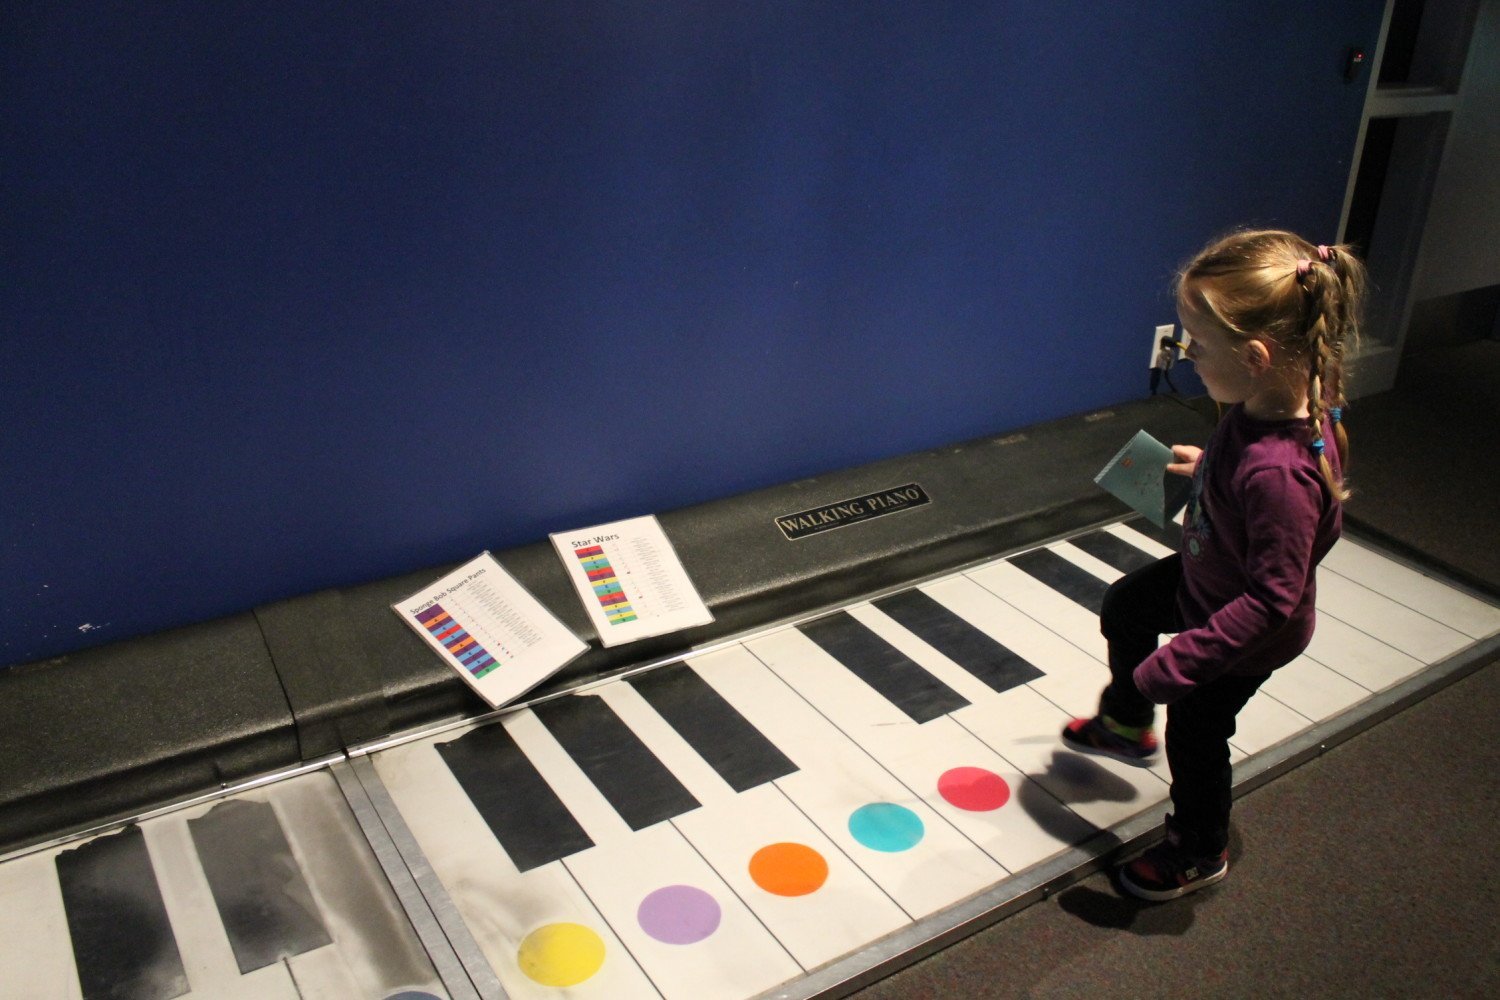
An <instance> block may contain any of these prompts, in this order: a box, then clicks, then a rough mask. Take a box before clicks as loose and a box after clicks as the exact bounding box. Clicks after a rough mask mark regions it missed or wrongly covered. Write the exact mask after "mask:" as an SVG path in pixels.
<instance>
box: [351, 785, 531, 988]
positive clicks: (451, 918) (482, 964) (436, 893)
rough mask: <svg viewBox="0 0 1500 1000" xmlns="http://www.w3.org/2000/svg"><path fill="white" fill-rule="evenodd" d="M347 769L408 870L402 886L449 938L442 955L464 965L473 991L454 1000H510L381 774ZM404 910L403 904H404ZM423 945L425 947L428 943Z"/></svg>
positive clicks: (384, 860)
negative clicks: (411, 889)
mask: <svg viewBox="0 0 1500 1000" xmlns="http://www.w3.org/2000/svg"><path fill="white" fill-rule="evenodd" d="M343 766H345V767H347V768H348V769H349V772H350V774H351V775H352V777H353V778H354V779H355V780H356V781H357V783H358V785H359V788H360V791H361V792H362V793H363V794H364V796H365V797H366V798H367V800H368V802H369V804H370V809H371V811H372V812H373V814H374V818H375V819H376V820H377V821H378V824H379V833H380V836H381V839H382V840H385V841H388V842H389V845H390V849H392V850H394V851H395V852H396V856H397V859H399V861H400V863H401V865H402V866H403V867H404V868H405V870H406V874H405V875H404V876H403V881H404V880H405V879H406V878H410V880H411V884H412V887H414V888H415V889H416V891H417V892H418V893H420V895H421V897H422V900H423V903H424V904H425V906H426V907H427V908H428V909H429V912H430V913H431V916H432V920H433V923H434V924H436V926H437V928H438V930H440V932H441V934H442V936H443V938H445V939H446V946H445V947H444V951H445V952H449V951H451V954H452V956H453V958H454V960H455V961H457V962H458V964H459V965H461V966H462V970H463V975H464V976H465V978H466V979H467V980H468V986H469V988H470V989H471V990H472V991H473V992H471V993H466V994H460V993H457V992H455V993H454V996H455V997H456V998H457V997H461V996H478V997H481V998H482V1000H507V994H506V992H505V989H504V988H503V987H502V986H501V985H500V980H499V978H498V977H497V976H496V975H495V970H494V969H493V968H491V967H490V963H489V960H488V959H486V958H485V957H484V952H482V951H481V950H480V948H479V943H478V942H477V941H475V940H474V935H473V934H472V933H471V932H470V930H469V925H468V924H467V923H466V922H465V921H464V918H463V916H462V915H461V914H460V913H459V912H458V907H456V906H455V905H454V904H453V899H452V897H450V896H449V895H448V890H447V889H445V888H444V887H443V883H442V882H441V881H440V880H439V879H438V877H437V873H436V872H435V871H433V870H432V865H430V864H429V863H428V861H427V856H426V855H425V854H424V853H423V852H422V849H421V847H419V846H418V845H417V840H416V838H415V837H414V836H412V833H411V830H410V828H408V827H407V825H406V821H405V820H404V819H403V818H402V817H401V812H400V810H399V809H397V808H396V803H395V801H394V800H393V799H392V798H391V795H390V792H389V791H387V790H386V787H385V783H384V782H382V781H381V780H380V775H378V774H376V773H375V765H374V763H373V762H372V761H370V760H369V758H367V757H361V758H357V759H352V760H349V761H348V762H347V763H346V764H345V765H343ZM372 846H373V844H372ZM377 857H379V855H377ZM387 858H389V853H387V856H386V858H382V859H381V864H382V865H385V863H386V860H387ZM403 905H405V901H404V900H403ZM427 929H428V930H429V931H431V930H432V926H431V925H429V926H428V928H427ZM423 940H424V944H425V943H426V939H425V938H424V939H423ZM450 971H451V970H450ZM439 972H440V974H442V969H439ZM443 982H444V984H445V985H446V984H447V983H448V976H447V975H446V974H445V975H444V977H443ZM459 985H462V984H461V983H460V984H459Z"/></svg>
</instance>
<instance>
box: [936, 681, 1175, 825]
mask: <svg viewBox="0 0 1500 1000" xmlns="http://www.w3.org/2000/svg"><path fill="white" fill-rule="evenodd" d="M953 718H954V719H955V720H956V721H957V722H958V723H959V724H960V725H962V726H963V727H964V728H965V729H967V730H969V731H970V732H971V733H973V734H974V735H975V736H977V737H979V739H981V740H982V741H984V743H985V744H986V745H988V746H989V747H990V748H991V749H993V750H994V751H995V752H996V753H998V754H999V755H1000V756H1001V757H1003V758H1005V759H1006V760H1007V761H1009V762H1010V763H1011V766H1012V767H1015V768H1016V769H1018V770H1019V771H1021V772H1022V773H1023V774H1025V775H1026V776H1027V777H1029V778H1030V779H1031V780H1032V781H1033V782H1035V783H1036V784H1037V785H1038V786H1040V787H1041V788H1042V789H1045V791H1046V792H1047V793H1048V794H1049V795H1050V796H1051V797H1052V798H1055V799H1057V800H1058V801H1060V802H1061V803H1062V804H1063V805H1065V806H1067V807H1068V808H1069V809H1071V810H1072V811H1073V812H1075V813H1077V814H1078V815H1079V816H1080V817H1082V818H1083V819H1084V820H1086V821H1087V822H1089V823H1090V824H1092V825H1093V826H1095V827H1097V828H1099V829H1105V828H1107V827H1111V826H1114V825H1115V824H1117V823H1121V822H1124V821H1125V820H1128V819H1130V818H1131V817H1133V816H1135V815H1137V814H1138V813H1140V812H1142V811H1143V810H1145V809H1148V808H1151V807H1153V806H1155V805H1158V804H1160V803H1161V802H1162V801H1164V800H1165V799H1166V795H1167V784H1166V782H1165V781H1164V780H1162V778H1161V777H1160V776H1158V774H1157V773H1156V771H1155V769H1153V768H1142V767H1132V766H1131V765H1129V764H1123V763H1121V762H1119V761H1116V760H1110V759H1108V758H1105V757H1095V756H1090V755H1086V754H1081V753H1078V752H1077V751H1075V750H1070V749H1068V748H1067V747H1066V746H1065V745H1064V744H1063V742H1062V738H1061V736H1060V734H1061V733H1062V728H1063V726H1064V725H1066V724H1067V722H1068V720H1069V718H1070V716H1069V715H1068V714H1067V713H1066V712H1063V711H1062V710H1061V709H1059V708H1058V707H1057V706H1056V705H1054V704H1052V703H1051V702H1049V701H1047V700H1046V699H1045V698H1043V697H1042V696H1041V695H1039V694H1037V693H1036V692H1035V691H1033V690H1032V689H1031V688H1030V687H1029V686H1022V687H1016V688H1011V689H1010V690H1009V691H1005V692H1003V693H999V694H997V693H994V692H991V693H990V695H988V696H987V697H986V698H985V699H984V700H983V701H976V702H975V703H974V704H973V705H971V706H970V707H969V708H966V709H963V710H961V711H959V712H955V713H953ZM1024 804H1025V803H1023V805H1024ZM1041 808H1042V809H1043V810H1045V809H1046V807H1045V806H1043V807H1041ZM1028 811H1030V810H1028ZM1039 815H1045V813H1040V814H1039Z"/></svg>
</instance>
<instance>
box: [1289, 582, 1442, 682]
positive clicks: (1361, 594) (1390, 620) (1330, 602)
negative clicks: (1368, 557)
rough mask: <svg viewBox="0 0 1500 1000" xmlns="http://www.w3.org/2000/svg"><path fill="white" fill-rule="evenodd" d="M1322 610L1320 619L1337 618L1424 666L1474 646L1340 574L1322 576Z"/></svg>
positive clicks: (1319, 602) (1423, 616)
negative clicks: (1324, 617)
mask: <svg viewBox="0 0 1500 1000" xmlns="http://www.w3.org/2000/svg"><path fill="white" fill-rule="evenodd" d="M1318 608H1319V610H1320V612H1322V614H1320V615H1319V617H1320V618H1321V617H1322V615H1323V614H1326V615H1329V616H1331V617H1334V618H1337V619H1339V620H1340V621H1342V622H1344V623H1346V624H1349V625H1353V626H1354V627H1355V628H1357V629H1359V630H1360V631H1362V632H1366V633H1368V634H1369V635H1372V636H1374V637H1375V638H1377V639H1379V640H1381V641H1382V642H1385V643H1389V644H1390V645H1392V646H1395V647H1396V648H1397V649H1399V650H1401V651H1402V652H1403V653H1407V654H1409V655H1411V656H1415V657H1416V658H1417V659H1419V660H1422V661H1423V662H1424V663H1436V662H1437V661H1438V660H1441V659H1443V658H1444V657H1447V656H1450V655H1451V654H1453V653H1456V652H1458V651H1459V650H1460V649H1463V648H1464V647H1465V646H1467V645H1469V642H1470V640H1469V637H1468V636H1466V635H1464V634H1463V633H1462V632H1458V631H1456V630H1454V629H1451V628H1449V627H1448V626H1446V625H1444V624H1443V623H1442V622H1439V621H1435V620H1433V619H1431V618H1428V617H1427V616H1426V615H1423V614H1419V613H1418V612H1416V611H1413V610H1411V609H1410V608H1408V607H1405V606H1403V605H1400V604H1397V603H1396V602H1395V601H1393V600H1391V599H1390V598H1388V597H1384V596H1382V595H1380V594H1378V593H1376V592H1375V591H1373V590H1371V589H1369V588H1368V587H1365V586H1363V585H1361V584H1358V583H1355V582H1354V581H1352V580H1350V579H1349V578H1348V577H1344V576H1340V575H1339V574H1337V573H1323V574H1320V575H1319V577H1318Z"/></svg>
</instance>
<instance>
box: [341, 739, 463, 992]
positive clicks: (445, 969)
mask: <svg viewBox="0 0 1500 1000" xmlns="http://www.w3.org/2000/svg"><path fill="white" fill-rule="evenodd" d="M329 770H330V771H331V772H332V774H333V778H334V780H335V781H337V782H338V785H339V790H340V791H342V792H343V793H344V799H345V801H346V802H348V804H349V809H350V811H351V812H353V813H354V819H355V821H356V822H357V823H358V824H359V829H360V833H362V834H363V835H364V838H365V841H366V843H368V844H369V845H370V850H371V852H372V853H373V854H374V855H375V860H376V861H377V862H379V863H380V868H381V871H383V872H384V873H385V877H386V880H387V881H388V882H389V883H390V885H391V889H392V890H393V891H394V892H395V893H396V899H397V901H398V902H400V904H401V909H402V910H403V911H404V912H405V913H406V918H407V920H408V921H410V923H411V925H412V929H413V930H414V931H416V934H417V939H418V940H419V941H421V943H422V948H423V950H424V951H426V952H427V957H428V958H429V959H430V960H431V961H432V965H433V968H434V969H436V970H437V974H438V978H439V979H441V980H442V982H443V988H444V989H446V990H447V991H448V995H449V996H450V997H451V998H452V1000H479V992H478V991H477V990H476V989H475V987H474V983H473V980H471V979H470V978H469V974H468V972H467V970H465V968H464V966H463V963H462V962H461V961H460V960H459V957H458V954H457V953H456V952H455V951H454V950H453V945H452V942H450V941H449V940H448V936H447V934H446V933H444V931H443V927H442V925H441V924H440V923H439V922H438V919H437V916H436V914H434V913H433V912H432V908H431V906H430V905H429V904H428V901H427V897H426V896H425V895H424V894H423V893H422V890H421V888H420V887H419V886H418V885H417V881H416V879H415V878H413V877H412V873H411V871H410V869H408V868H407V866H406V862H405V860H404V859H403V858H402V856H401V852H400V850H399V849H398V848H397V847H396V842H395V840H393V839H392V837H391V834H390V831H389V830H388V829H387V828H386V825H385V823H384V822H383V821H382V820H381V817H380V814H379V813H378V812H377V810H376V809H375V804H374V803H373V802H371V801H370V797H369V795H368V794H367V793H366V791H365V787H364V785H363V784H362V783H361V782H360V780H359V777H358V776H357V775H356V774H355V773H354V772H353V770H352V769H351V767H350V765H349V762H347V761H338V762H335V763H334V764H332V765H330V767H329Z"/></svg>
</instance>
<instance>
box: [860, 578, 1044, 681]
mask: <svg viewBox="0 0 1500 1000" xmlns="http://www.w3.org/2000/svg"><path fill="white" fill-rule="evenodd" d="M875 607H877V608H879V609H880V610H881V611H883V612H885V613H886V614H887V615H890V616H891V617H892V618H893V619H895V620H896V622H897V623H898V624H900V625H901V626H902V627H903V628H905V629H906V630H907V631H908V632H911V633H912V634H913V635H915V636H916V637H917V638H918V639H921V640H922V641H923V642H925V643H927V645H929V646H931V647H932V648H933V649H935V650H937V651H938V652H939V653H942V654H943V655H944V656H946V657H947V658H948V659H950V660H952V661H953V662H954V663H957V664H958V665H959V666H960V667H963V668H964V669H965V670H967V671H968V672H969V673H971V674H973V675H974V676H975V677H977V678H979V679H980V680H981V681H983V682H984V683H985V684H987V685H989V686H990V687H991V688H992V689H994V690H995V691H1009V690H1010V689H1011V688H1013V687H1018V686H1019V685H1022V684H1025V683H1026V682H1027V681H1031V680H1036V679H1037V678H1038V677H1041V676H1042V671H1041V670H1038V669H1037V668H1036V667H1035V666H1033V665H1032V664H1030V663H1028V662H1027V661H1026V660H1024V659H1022V658H1021V657H1020V656H1018V655H1017V654H1015V653H1013V652H1011V651H1010V650H1009V649H1006V648H1005V647H1004V646H1003V645H1001V644H1000V643H998V642H996V641H995V640H994V639H993V638H991V637H990V636H988V635H986V634H985V633H983V632H981V631H980V630H979V629H977V628H975V627H974V626H973V625H971V624H969V623H968V622H966V621H964V620H963V619H962V618H960V617H959V616H958V615H956V614H954V613H953V612H952V611H951V610H949V609H948V608H946V607H944V606H943V605H942V604H939V603H938V602H937V601H936V600H934V599H933V598H932V596H931V595H929V594H926V593H923V592H922V591H920V590H904V591H902V592H901V593H899V594H892V595H891V596H889V597H882V598H880V599H879V600H877V601H875Z"/></svg>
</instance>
